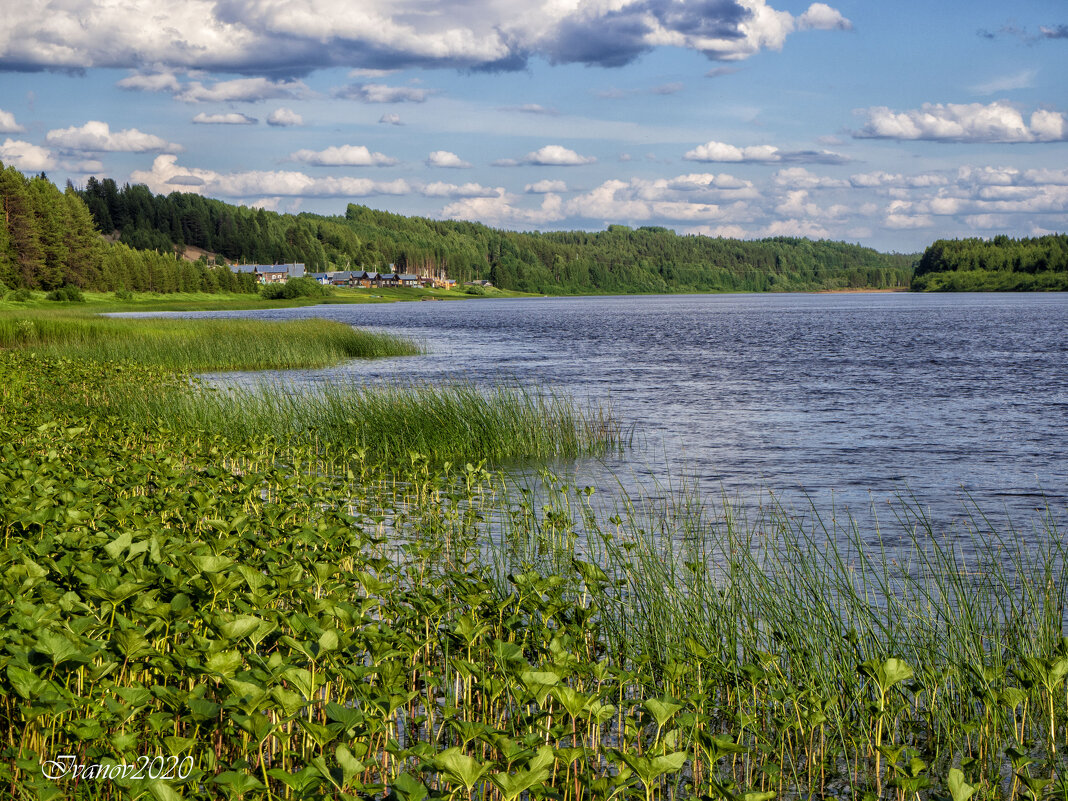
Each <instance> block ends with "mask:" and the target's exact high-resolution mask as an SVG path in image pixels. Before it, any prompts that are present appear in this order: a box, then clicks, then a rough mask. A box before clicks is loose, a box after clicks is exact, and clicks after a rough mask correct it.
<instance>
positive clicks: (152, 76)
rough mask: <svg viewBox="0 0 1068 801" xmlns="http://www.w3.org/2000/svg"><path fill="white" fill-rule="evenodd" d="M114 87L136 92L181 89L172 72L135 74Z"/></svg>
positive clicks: (174, 90)
mask: <svg viewBox="0 0 1068 801" xmlns="http://www.w3.org/2000/svg"><path fill="white" fill-rule="evenodd" d="M116 86H118V87H119V88H120V89H126V90H128V91H138V92H177V91H179V90H180V89H181V88H182V84H181V82H180V81H179V80H178V76H176V75H175V74H174V73H173V72H151V73H136V74H134V75H130V76H128V77H126V78H123V79H122V80H121V81H119V82H118V83H117V84H116Z"/></svg>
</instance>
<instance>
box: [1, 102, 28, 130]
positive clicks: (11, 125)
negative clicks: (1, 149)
mask: <svg viewBox="0 0 1068 801" xmlns="http://www.w3.org/2000/svg"><path fill="white" fill-rule="evenodd" d="M25 130H26V129H25V128H23V127H22V126H21V125H19V124H18V123H17V122H15V115H14V114H12V113H11V112H10V111H4V110H3V109H2V108H0V133H22V132H23V131H25Z"/></svg>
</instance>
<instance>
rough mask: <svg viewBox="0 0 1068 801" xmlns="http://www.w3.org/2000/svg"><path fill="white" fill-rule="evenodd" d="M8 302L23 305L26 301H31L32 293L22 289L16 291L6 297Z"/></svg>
mask: <svg viewBox="0 0 1068 801" xmlns="http://www.w3.org/2000/svg"><path fill="white" fill-rule="evenodd" d="M7 299H8V300H13V301H15V302H16V303H25V302H26V301H27V300H33V292H31V291H30V290H28V289H26V288H25V287H23V288H22V289H16V290H15V291H14V292H12V293H11V294H10V295H8V297H7Z"/></svg>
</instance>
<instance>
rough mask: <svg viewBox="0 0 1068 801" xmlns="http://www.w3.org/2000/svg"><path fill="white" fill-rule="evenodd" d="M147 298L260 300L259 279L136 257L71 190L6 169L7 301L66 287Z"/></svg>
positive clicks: (167, 254) (3, 268)
mask: <svg viewBox="0 0 1068 801" xmlns="http://www.w3.org/2000/svg"><path fill="white" fill-rule="evenodd" d="M68 285H69V286H77V287H81V288H82V289H97V290H104V291H113V290H118V289H129V290H136V291H141V292H178V291H182V292H217V291H219V290H225V291H230V292H255V291H256V283H255V279H254V278H253V277H252V276H250V275H234V274H233V273H232V272H231V271H230V270H229V269H226V268H221V269H212V268H209V267H208V266H207V265H206V264H202V263H201V264H198V263H193V262H188V261H184V260H182V259H177V258H175V255H174V253H173V251H172V250H171V249H169V248H165V249H163V250H162V252H159V253H157V252H156V251H154V250H136V249H134V248H132V247H129V246H127V245H124V244H120V243H110V242H107V241H105V240H104V239H103V237H101V235H100V231H99V230H98V229H97V227H96V225H95V224H94V220H93V217H92V215H91V214H90V212H89V209H88V208H87V207H86V205H85V203H84V202H83V201H82V198H81V197H79V195H78V193H77V192H75V191H74V189H73V188H72V187H71V186H70V185H68V186H67V189H66V191H65V192H61V191H60V190H59V189H57V188H56V185H55V184H53V183H52V182H51V181H49V180H48V179H47V178H46V177H45V176H44V175H38V176H35V177H33V178H27V177H26V176H25V175H23V174H22V173H21V172H19V171H18V170H16V169H15V168H14V167H6V168H5V167H4V165H3V164H0V295H2V294H3V292H4V291H5V290H7V289H57V288H59V287H62V286H68Z"/></svg>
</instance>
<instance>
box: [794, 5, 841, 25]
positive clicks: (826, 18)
mask: <svg viewBox="0 0 1068 801" xmlns="http://www.w3.org/2000/svg"><path fill="white" fill-rule="evenodd" d="M797 23H798V25H799V26H800V27H801V28H811V29H814V30H818V31H851V30H853V23H852V22H850V21H849V20H847V19H846V18H845V17H843V16H842V14H841V13H840V12H839V11H838V10H837V9H834V8H831V7H830V6H829V5H827V4H826V3H813V4H812V5H810V6H809V7H808V10H807V11H806V12H805V13H804V14H802V15H801V16H800V17H799V18H798V20H797Z"/></svg>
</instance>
